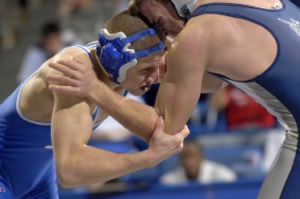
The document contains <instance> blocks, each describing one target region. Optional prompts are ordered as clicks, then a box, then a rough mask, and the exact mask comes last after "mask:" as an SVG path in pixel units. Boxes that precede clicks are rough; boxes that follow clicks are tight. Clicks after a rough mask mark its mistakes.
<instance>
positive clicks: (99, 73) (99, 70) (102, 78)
mask: <svg viewBox="0 0 300 199" xmlns="http://www.w3.org/2000/svg"><path fill="white" fill-rule="evenodd" d="M90 52H91V55H92V56H93V59H94V60H95V67H96V68H94V70H95V73H97V74H96V75H97V77H98V79H99V80H100V81H102V82H103V83H105V84H106V85H107V86H108V87H109V88H111V89H112V90H115V89H117V88H118V87H121V86H120V85H119V84H116V83H114V82H112V81H111V80H110V79H109V78H108V75H107V73H106V71H105V69H104V68H103V67H102V65H101V63H100V62H99V60H98V57H97V56H96V49H95V47H92V48H90Z"/></svg>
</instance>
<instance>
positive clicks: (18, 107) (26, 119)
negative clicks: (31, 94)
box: [16, 46, 104, 127]
mask: <svg viewBox="0 0 300 199" xmlns="http://www.w3.org/2000/svg"><path fill="white" fill-rule="evenodd" d="M76 47H77V46H76ZM81 47H84V46H81ZM77 48H78V49H81V50H83V49H82V48H80V47H79V46H78V47H77ZM84 48H85V50H87V51H88V49H87V48H86V47H84ZM85 50H83V51H84V52H86V51H85ZM88 52H89V51H88ZM87 54H88V53H87ZM88 55H89V57H90V58H91V61H92V62H93V63H92V64H95V63H94V59H93V58H92V57H91V55H90V54H88ZM37 71H38V70H37ZM37 71H35V72H34V73H33V74H32V75H31V76H30V77H28V78H27V79H26V80H25V81H24V82H23V83H22V84H21V87H20V89H19V92H18V97H17V100H16V110H17V113H18V115H19V116H20V118H22V119H23V120H25V121H26V122H29V123H32V124H36V125H40V126H51V122H50V123H49V122H39V121H35V120H32V119H29V118H26V117H25V116H24V115H23V114H22V112H21V110H20V106H19V105H20V97H21V94H22V91H23V88H24V86H25V85H26V84H27V82H28V81H29V80H30V79H31V78H32V77H33V76H34V75H36V73H37ZM96 110H97V107H95V109H94V111H93V112H92V115H93V114H94V113H95V111H96ZM99 111H100V108H99V110H98V112H97V114H96V117H95V119H93V123H94V125H93V127H94V126H96V125H100V124H101V123H102V121H103V120H104V119H103V120H102V121H100V122H98V123H95V122H96V119H97V117H98V114H99Z"/></svg>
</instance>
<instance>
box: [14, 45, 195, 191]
mask: <svg viewBox="0 0 300 199" xmlns="http://www.w3.org/2000/svg"><path fill="white" fill-rule="evenodd" d="M91 50H92V49H91ZM93 51H94V50H92V54H93V56H95V55H94V53H93ZM58 60H65V62H66V63H68V62H72V61H73V60H77V61H78V62H79V63H88V67H91V62H90V58H89V57H88V55H86V54H84V53H83V51H81V50H79V49H77V48H72V47H70V48H66V49H65V50H63V51H62V52H60V53H59V54H57V55H56V56H54V57H53V58H52V59H50V60H49V61H48V62H46V63H44V64H43V66H42V67H41V68H40V69H39V71H38V72H37V74H36V75H34V76H33V77H32V78H31V79H30V80H29V81H28V82H27V83H26V85H25V86H24V88H23V90H22V94H21V96H20V111H21V113H22V115H23V116H24V117H26V118H30V119H31V120H34V121H38V122H51V127H52V128H51V137H52V145H53V153H54V161H55V169H56V174H57V177H58V180H59V182H60V184H61V185H62V186H63V187H66V188H68V187H75V186H83V185H87V184H90V183H94V182H99V181H107V180H110V179H114V178H116V177H119V176H121V175H124V174H127V173H129V172H132V171H136V170H140V169H143V168H147V167H152V166H155V165H156V164H158V163H159V162H160V161H162V160H163V159H165V158H167V157H169V156H171V155H173V154H175V153H178V152H179V151H180V150H181V149H182V147H183V146H182V141H183V139H184V138H185V137H186V136H187V135H188V133H189V131H188V129H187V128H185V129H183V130H182V131H181V133H178V134H176V135H175V136H170V135H167V134H165V133H164V131H163V126H164V122H163V120H162V118H159V119H158V120H157V121H156V128H155V131H154V133H153V135H152V134H151V135H150V136H149V135H146V134H145V133H144V132H142V133H141V134H139V135H140V136H141V137H142V138H143V139H146V140H149V148H148V149H147V150H145V151H142V152H138V153H124V154H116V153H113V152H109V151H105V150H101V149H97V148H94V147H90V146H87V145H86V143H87V142H88V140H89V138H90V136H91V133H92V131H91V129H92V127H93V125H94V123H93V118H92V116H91V113H92V112H93V111H94V109H95V104H94V103H92V102H91V101H90V100H89V99H87V98H82V97H76V96H73V95H70V94H64V93H60V92H55V91H53V92H52V91H51V90H48V86H49V85H58V84H57V82H55V81H47V80H46V75H49V74H61V73H59V72H58V71H56V70H53V69H51V68H49V67H48V65H49V63H50V62H55V63H57V64H58V63H59V61H58ZM101 76H102V79H101V81H103V82H106V85H107V88H109V89H111V90H115V91H114V92H118V93H121V91H122V90H123V89H120V88H119V87H116V86H115V85H114V84H111V82H110V81H109V80H108V78H107V77H106V76H105V75H104V72H103V71H102V72H101ZM106 117H107V113H105V112H104V111H102V110H100V112H99V114H98V117H97V118H96V122H97V123H98V122H100V121H102V120H104V119H105V118H106ZM49 133H50V132H49ZM82 160H84V162H85V164H78V163H79V162H81V161H82Z"/></svg>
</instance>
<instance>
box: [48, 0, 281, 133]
mask: <svg viewBox="0 0 300 199" xmlns="http://www.w3.org/2000/svg"><path fill="white" fill-rule="evenodd" d="M144 2H145V4H146V3H148V4H146V5H149V6H151V4H152V3H153V2H154V1H150V0H144ZM210 2H213V1H198V3H197V6H200V5H202V4H205V3H210ZM224 2H225V1H224ZM227 2H228V1H227ZM230 2H234V3H242V4H243V3H245V1H244V0H231V1H230ZM272 2H273V1H272ZM245 4H246V3H245ZM247 4H248V5H253V6H257V7H262V8H265V9H270V8H271V7H272V5H273V4H272V3H271V0H265V1H263V2H261V1H258V0H254V1H251V3H250V2H248V3H247ZM148 8H149V9H148V12H150V11H151V9H150V8H151V7H148ZM162 11H163V10H162ZM142 14H144V15H145V16H146V17H147V18H148V19H149V21H150V22H152V23H156V21H155V20H156V19H157V18H153V17H151V16H150V13H142ZM165 14H167V13H165ZM158 15H159V14H158ZM153 16H156V15H153ZM161 17H163V16H161ZM158 20H159V19H158ZM166 24H167V23H166ZM165 30H167V29H165ZM199 44H201V45H199ZM168 49H169V53H168V56H167V66H168V67H167V68H168V70H167V72H166V74H165V78H164V80H163V82H162V84H161V86H160V89H159V91H158V95H157V99H156V103H155V107H154V109H153V108H151V107H147V106H145V105H142V104H139V103H137V102H134V101H131V100H127V99H124V98H123V97H122V96H120V95H118V94H117V93H115V92H112V91H111V90H108V89H107V88H106V87H105V85H103V84H101V82H98V83H97V84H94V83H95V82H93V84H90V85H89V86H88V89H85V88H81V89H78V88H77V87H65V88H62V87H60V88H58V87H51V89H53V90H57V91H64V92H72V93H73V94H77V95H83V96H87V97H88V98H89V99H90V100H91V101H93V102H94V103H96V104H97V105H99V106H100V107H101V108H103V109H104V110H105V111H106V112H107V113H109V114H111V115H112V116H113V117H115V118H116V119H117V120H118V121H120V122H121V123H122V124H123V125H124V126H125V127H127V128H129V129H130V130H131V131H133V132H136V131H137V130H140V129H145V130H146V131H147V132H150V131H152V130H153V128H154V123H155V119H156V118H157V117H158V115H162V116H163V117H164V120H165V125H166V126H165V131H166V132H167V133H170V134H174V133H176V132H178V131H179V130H180V129H182V127H183V126H184V124H185V123H186V122H187V120H188V118H189V116H190V115H191V112H192V110H193V109H194V107H195V105H196V104H197V101H198V99H199V96H200V93H201V92H213V91H216V90H219V89H220V88H222V87H223V86H224V85H225V84H224V82H223V81H221V80H219V79H217V78H215V77H213V76H212V75H210V74H208V73H207V72H214V73H218V74H223V75H225V76H227V77H229V78H232V79H235V80H248V79H251V78H253V77H256V76H257V75H259V74H261V73H262V72H263V71H265V70H266V69H267V68H268V67H269V66H270V65H271V64H272V62H273V61H274V59H275V56H276V49H277V47H276V43H275V40H274V38H273V37H272V35H271V34H270V33H269V32H268V31H266V30H265V29H264V28H262V27H260V26H258V25H256V24H253V23H251V22H249V21H246V20H242V19H238V18H231V17H226V16H221V15H202V16H198V17H195V18H192V19H191V20H189V21H188V22H187V24H186V25H185V27H184V28H183V30H182V31H181V32H180V33H179V34H178V36H177V37H176V38H175V40H174V41H173V43H172V44H171V45H170V46H169V47H168ZM72 64H73V65H76V63H72ZM68 66H69V67H71V68H72V66H71V63H70V64H69V65H68ZM76 67H80V66H78V65H76ZM56 69H58V70H59V68H58V67H56ZM86 73H89V72H87V71H86ZM67 75H70V76H72V73H69V74H67ZM50 78H54V79H55V77H53V76H52V77H50ZM86 81H88V80H86ZM90 88H98V89H92V91H91V89H90ZM75 89H77V92H76V91H75ZM87 90H88V91H87ZM97 90H101V91H103V92H106V94H107V95H103V96H100V95H99V94H100V93H97ZM106 90H107V91H106ZM122 107H123V108H122ZM124 107H126V108H124ZM115 110H118V111H115ZM178 113H180V114H178ZM129 116H130V118H134V119H135V123H136V125H134V126H133V124H131V119H128V117H129Z"/></svg>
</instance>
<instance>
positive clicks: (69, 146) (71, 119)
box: [51, 93, 93, 161]
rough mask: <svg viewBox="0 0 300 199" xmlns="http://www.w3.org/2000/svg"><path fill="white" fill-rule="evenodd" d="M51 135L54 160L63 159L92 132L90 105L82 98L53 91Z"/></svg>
mask: <svg viewBox="0 0 300 199" xmlns="http://www.w3.org/2000/svg"><path fill="white" fill-rule="evenodd" d="M54 101H55V105H54V108H53V113H52V121H51V136H52V145H53V150H54V157H55V159H56V161H63V160H66V159H67V158H68V156H69V155H72V154H73V153H75V152H76V150H77V149H79V148H80V147H83V146H84V145H85V144H86V143H87V141H88V140H89V138H90V136H91V132H92V126H93V119H92V117H91V114H90V111H91V108H90V105H89V103H88V102H87V101H86V100H84V99H83V98H78V97H75V96H71V95H67V94H61V93H54Z"/></svg>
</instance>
